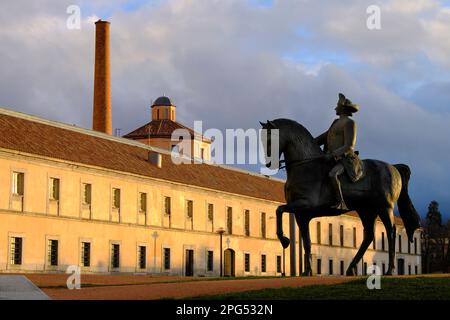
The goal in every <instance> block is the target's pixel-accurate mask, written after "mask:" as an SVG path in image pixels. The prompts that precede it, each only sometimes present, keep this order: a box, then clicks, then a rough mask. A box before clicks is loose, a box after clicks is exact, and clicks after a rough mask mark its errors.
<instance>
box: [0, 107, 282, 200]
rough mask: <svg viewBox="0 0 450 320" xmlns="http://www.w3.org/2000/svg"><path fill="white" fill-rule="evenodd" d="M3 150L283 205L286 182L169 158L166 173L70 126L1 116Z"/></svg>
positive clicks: (140, 154)
mask: <svg viewBox="0 0 450 320" xmlns="http://www.w3.org/2000/svg"><path fill="white" fill-rule="evenodd" d="M83 131H85V132H86V133H84V132H83ZM105 136H106V135H105ZM120 140H122V141H123V142H122V141H120ZM133 144H134V145H133ZM0 148H5V149H11V150H17V151H21V152H26V153H31V154H36V155H40V156H45V157H50V158H55V159H61V160H65V161H71V162H76V163H81V164H86V165H92V166H97V167H102V168H107V169H113V170H117V171H122V172H128V173H132V174H137V175H142V176H147V177H152V178H157V179H163V180H168V181H172V182H178V183H183V184H188V185H194V186H198V187H204V188H208V189H213V190H217V191H224V192H230V193H234V194H240V195H245V196H249V197H255V198H260V199H266V200H271V201H277V202H283V201H284V191H283V182H281V181H280V180H276V179H270V178H266V177H264V176H257V175H255V174H252V173H246V172H243V171H238V170H232V169H227V168H224V167H222V166H215V165H209V164H204V163H202V164H181V165H176V164H174V163H173V162H172V159H171V157H170V154H164V153H162V158H163V159H162V168H157V167H156V166H155V165H152V164H151V163H150V162H149V161H147V159H148V152H149V148H148V147H146V146H145V145H142V144H140V143H135V142H130V143H126V142H125V139H120V138H109V137H103V135H102V134H100V135H99V134H98V133H94V132H91V131H90V130H81V129H77V130H71V129H70V128H69V126H67V128H64V127H61V126H59V125H51V124H46V123H41V122H38V121H32V120H29V119H25V118H22V117H17V116H14V115H11V113H9V114H2V113H0Z"/></svg>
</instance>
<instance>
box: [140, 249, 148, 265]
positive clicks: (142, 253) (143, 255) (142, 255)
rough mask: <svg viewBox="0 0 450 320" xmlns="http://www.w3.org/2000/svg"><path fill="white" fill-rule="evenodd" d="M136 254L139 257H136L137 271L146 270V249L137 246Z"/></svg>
mask: <svg viewBox="0 0 450 320" xmlns="http://www.w3.org/2000/svg"><path fill="white" fill-rule="evenodd" d="M138 254H139V257H138V260H139V269H145V268H147V247H146V246H139V250H138Z"/></svg>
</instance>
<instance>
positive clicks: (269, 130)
mask: <svg viewBox="0 0 450 320" xmlns="http://www.w3.org/2000/svg"><path fill="white" fill-rule="evenodd" d="M260 124H261V126H262V129H263V131H262V134H261V139H262V145H263V148H264V149H265V150H264V151H265V158H266V159H265V160H266V166H267V167H268V168H270V169H278V166H279V161H280V157H281V154H283V155H284V160H285V161H286V164H288V162H289V161H301V160H304V159H308V158H314V157H316V156H319V155H321V154H322V150H321V149H320V147H319V146H318V145H317V143H316V142H315V141H314V138H313V137H312V135H311V134H310V133H309V131H308V130H307V129H306V128H305V127H303V126H302V125H301V124H299V123H298V122H296V121H293V120H289V119H275V120H273V121H269V120H267V122H266V123H263V122H260Z"/></svg>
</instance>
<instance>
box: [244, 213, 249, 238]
mask: <svg viewBox="0 0 450 320" xmlns="http://www.w3.org/2000/svg"><path fill="white" fill-rule="evenodd" d="M244 220H245V227H244V229H245V230H244V233H245V236H247V237H249V236H250V210H245V211H244Z"/></svg>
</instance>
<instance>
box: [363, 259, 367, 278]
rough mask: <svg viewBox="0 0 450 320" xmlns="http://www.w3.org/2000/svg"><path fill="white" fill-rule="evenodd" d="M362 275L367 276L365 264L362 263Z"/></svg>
mask: <svg viewBox="0 0 450 320" xmlns="http://www.w3.org/2000/svg"><path fill="white" fill-rule="evenodd" d="M363 275H364V276H367V262H364V265H363Z"/></svg>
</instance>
